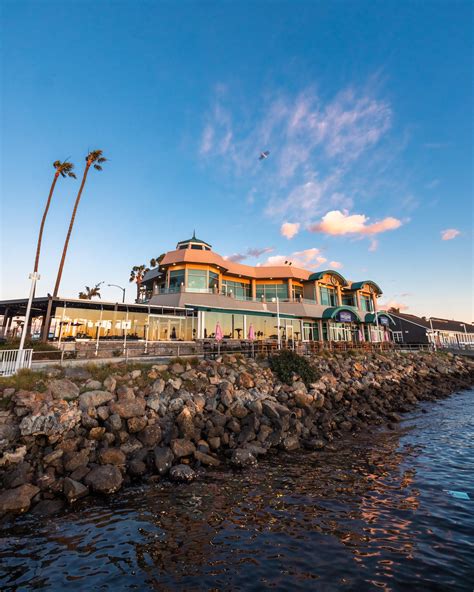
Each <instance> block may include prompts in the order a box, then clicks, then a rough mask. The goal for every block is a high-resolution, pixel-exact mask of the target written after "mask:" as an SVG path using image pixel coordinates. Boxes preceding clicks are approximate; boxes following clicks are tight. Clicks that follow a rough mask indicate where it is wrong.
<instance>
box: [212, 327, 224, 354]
mask: <svg viewBox="0 0 474 592" xmlns="http://www.w3.org/2000/svg"><path fill="white" fill-rule="evenodd" d="M214 334H215V336H216V341H217V352H218V353H219V354H220V353H221V341H222V339H223V337H224V335H223V333H222V329H221V326H220V323H219V321H217V323H216V328H215V331H214Z"/></svg>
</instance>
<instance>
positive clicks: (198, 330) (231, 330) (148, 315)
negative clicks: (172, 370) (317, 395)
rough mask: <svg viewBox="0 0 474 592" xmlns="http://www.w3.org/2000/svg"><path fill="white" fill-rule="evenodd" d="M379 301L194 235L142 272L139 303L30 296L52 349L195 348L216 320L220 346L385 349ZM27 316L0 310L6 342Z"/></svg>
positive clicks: (6, 307) (14, 306)
mask: <svg viewBox="0 0 474 592" xmlns="http://www.w3.org/2000/svg"><path fill="white" fill-rule="evenodd" d="M381 293H382V291H381V289H380V288H379V286H378V285H377V284H376V283H375V282H373V281H371V280H362V281H356V282H351V281H349V280H347V279H346V278H345V277H343V276H342V275H341V274H340V273H338V272H337V271H333V270H325V271H318V272H312V271H309V270H306V269H300V268H297V267H295V266H293V265H291V262H288V263H287V264H285V265H279V266H274V267H266V266H261V267H258V266H257V267H251V266H249V265H242V264H240V263H235V262H232V261H230V260H228V259H225V258H224V257H222V256H221V255H219V254H217V253H216V252H214V251H213V250H212V247H211V245H210V244H209V243H206V242H204V241H202V240H199V239H198V238H196V237H195V236H193V237H192V238H190V239H189V240H186V241H181V242H179V243H178V244H177V246H176V249H175V250H173V251H169V252H167V253H166V254H165V255H164V256H163V257H162V259H161V261H160V265H159V267H156V268H154V269H152V270H150V271H149V272H148V273H147V274H146V276H145V278H144V280H143V283H142V294H143V296H142V298H141V299H140V302H135V303H133V304H126V303H114V302H103V301H100V300H99V301H97V300H94V301H91V300H78V299H70V298H69V299H67V298H56V299H54V300H53V301H52V303H50V302H49V299H48V298H35V299H34V302H33V309H32V334H33V336H34V337H39V336H40V335H41V334H42V335H43V336H46V335H47V337H48V339H49V340H52V341H58V340H59V341H61V340H66V341H73V340H88V339H89V340H90V339H97V337H100V339H120V338H123V337H124V335H125V333H126V334H127V338H128V339H135V340H144V341H150V342H153V341H195V340H202V339H213V338H214V337H215V331H216V326H217V323H218V322H219V324H220V327H221V330H222V333H223V337H224V339H235V340H245V339H247V338H248V336H249V334H251V335H252V336H253V338H254V339H256V340H276V339H278V337H279V338H280V340H282V341H291V342H293V343H294V342H295V341H343V342H356V343H359V342H364V341H365V342H381V341H390V340H391V331H390V329H391V327H392V326H393V319H392V318H391V316H390V315H389V314H388V313H386V312H384V311H377V298H378V297H379V296H380V295H381ZM48 303H49V304H50V308H51V318H50V319H49V320H47V309H48ZM25 309H26V300H24V299H22V300H9V301H3V302H0V315H3V331H2V333H3V334H9V335H12V334H13V335H14V334H15V330H16V331H18V329H19V328H21V318H20V319H19V317H21V316H22V315H24V313H25ZM15 319H17V320H20V327H19V325H18V323H15ZM46 324H47V325H48V326H47V328H46V326H45V325H46ZM15 327H16V329H15ZM17 335H18V332H17Z"/></svg>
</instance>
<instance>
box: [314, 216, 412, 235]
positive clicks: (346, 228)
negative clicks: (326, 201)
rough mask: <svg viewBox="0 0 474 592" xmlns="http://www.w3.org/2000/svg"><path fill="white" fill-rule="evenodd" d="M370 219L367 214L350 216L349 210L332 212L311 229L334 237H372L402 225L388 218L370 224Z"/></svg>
mask: <svg viewBox="0 0 474 592" xmlns="http://www.w3.org/2000/svg"><path fill="white" fill-rule="evenodd" d="M368 222H369V218H368V217H367V216H366V215H365V214H349V212H348V211H347V210H344V211H342V212H341V211H340V210H332V211H331V212H328V213H327V214H325V215H324V216H323V217H322V218H321V221H320V222H318V223H317V224H313V225H311V226H310V227H309V230H311V231H312V232H322V233H324V234H330V235H332V236H342V235H346V234H352V235H359V236H372V235H374V234H380V233H382V232H387V231H388V230H395V229H397V228H400V226H401V225H402V222H401V220H398V219H397V218H392V217H387V218H384V219H383V220H378V221H377V222H373V223H372V224H369V223H368Z"/></svg>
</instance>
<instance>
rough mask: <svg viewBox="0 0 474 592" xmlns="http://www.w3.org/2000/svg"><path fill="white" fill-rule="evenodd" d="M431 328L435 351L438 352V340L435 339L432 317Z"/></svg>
mask: <svg viewBox="0 0 474 592" xmlns="http://www.w3.org/2000/svg"><path fill="white" fill-rule="evenodd" d="M430 327H431V337H432V338H433V346H434V350H435V351H437V350H438V348H437V346H436V338H435V336H434V331H433V322H432V320H431V317H430Z"/></svg>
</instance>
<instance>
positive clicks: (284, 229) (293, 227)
mask: <svg viewBox="0 0 474 592" xmlns="http://www.w3.org/2000/svg"><path fill="white" fill-rule="evenodd" d="M300 226H301V225H300V223H299V222H285V223H283V224H282V225H281V228H280V234H281V235H282V236H284V237H285V238H287V239H288V240H289V239H291V238H293V237H294V236H296V235H297V234H298V232H299V230H300Z"/></svg>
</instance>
